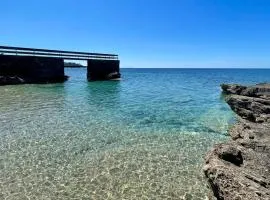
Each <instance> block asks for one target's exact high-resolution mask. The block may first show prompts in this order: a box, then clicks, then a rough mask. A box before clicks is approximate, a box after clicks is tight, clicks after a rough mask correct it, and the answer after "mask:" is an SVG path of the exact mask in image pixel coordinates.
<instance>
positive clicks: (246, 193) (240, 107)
mask: <svg viewBox="0 0 270 200" xmlns="http://www.w3.org/2000/svg"><path fill="white" fill-rule="evenodd" d="M221 87H222V89H223V92H224V93H225V95H226V97H225V98H226V101H227V103H228V104H229V105H230V107H231V108H232V110H233V111H234V112H236V114H237V115H238V116H239V120H238V123H237V124H236V125H235V126H234V127H233V128H232V129H231V130H230V131H229V133H230V136H231V138H232V140H230V141H229V142H227V143H223V144H218V145H216V146H215V147H214V148H213V149H212V150H211V151H210V152H209V153H208V154H207V156H206V165H205V166H204V172H205V175H206V177H207V180H208V182H209V185H210V187H211V189H212V191H213V194H211V195H210V196H211V198H212V199H224V200H226V199H228V200H233V199H243V200H244V199H250V200H257V199H270V84H258V85H255V86H250V87H246V86H241V85H225V84H224V85H221Z"/></svg>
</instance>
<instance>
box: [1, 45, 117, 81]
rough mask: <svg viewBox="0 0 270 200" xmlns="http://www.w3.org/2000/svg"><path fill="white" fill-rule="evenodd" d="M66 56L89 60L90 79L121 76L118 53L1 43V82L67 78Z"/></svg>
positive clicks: (106, 78)
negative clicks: (65, 70)
mask: <svg viewBox="0 0 270 200" xmlns="http://www.w3.org/2000/svg"><path fill="white" fill-rule="evenodd" d="M64 60H85V61H87V79H88V80H89V81H96V80H111V79H118V78H120V76H121V75H120V69H119V65H120V61H119V59H118V55H116V54H103V53H87V52H76V51H61V50H49V49H35V48H22V47H11V46H0V85H7V84H20V83H52V82H63V81H65V80H66V79H67V76H65V73H64Z"/></svg>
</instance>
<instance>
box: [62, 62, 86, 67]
mask: <svg viewBox="0 0 270 200" xmlns="http://www.w3.org/2000/svg"><path fill="white" fill-rule="evenodd" d="M64 66H65V67H68V68H83V67H86V66H84V65H82V64H79V63H74V62H65V63H64Z"/></svg>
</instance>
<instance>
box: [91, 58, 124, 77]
mask: <svg viewBox="0 0 270 200" xmlns="http://www.w3.org/2000/svg"><path fill="white" fill-rule="evenodd" d="M119 65H120V61H119V60H104V59H103V60H101V59H89V60H87V79H88V81H97V80H113V79H119V78H120V77H121V74H120V69H119Z"/></svg>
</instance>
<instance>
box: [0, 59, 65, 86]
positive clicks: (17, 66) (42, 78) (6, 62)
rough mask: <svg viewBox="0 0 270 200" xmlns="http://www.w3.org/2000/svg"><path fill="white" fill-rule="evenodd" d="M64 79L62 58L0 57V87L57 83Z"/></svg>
mask: <svg viewBox="0 0 270 200" xmlns="http://www.w3.org/2000/svg"><path fill="white" fill-rule="evenodd" d="M66 79H67V77H66V76H65V74H64V59H62V58H52V57H51V58H50V57H38V56H13V55H0V85H6V84H7V85H8V84H22V83H57V82H63V81H65V80H66Z"/></svg>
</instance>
